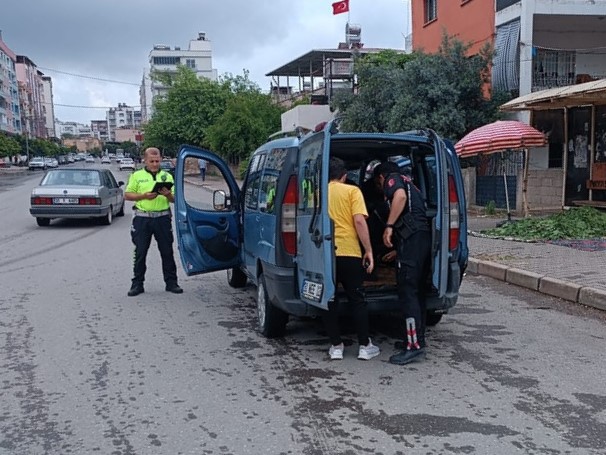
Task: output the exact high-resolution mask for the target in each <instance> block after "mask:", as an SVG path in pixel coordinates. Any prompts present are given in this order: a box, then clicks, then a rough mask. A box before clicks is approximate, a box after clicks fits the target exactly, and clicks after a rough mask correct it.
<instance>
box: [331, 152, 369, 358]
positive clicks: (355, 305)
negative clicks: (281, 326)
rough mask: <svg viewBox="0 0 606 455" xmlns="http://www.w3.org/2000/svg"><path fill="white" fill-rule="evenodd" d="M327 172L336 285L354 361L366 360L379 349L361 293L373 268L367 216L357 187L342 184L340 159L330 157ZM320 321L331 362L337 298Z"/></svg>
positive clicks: (337, 345) (339, 352)
mask: <svg viewBox="0 0 606 455" xmlns="http://www.w3.org/2000/svg"><path fill="white" fill-rule="evenodd" d="M328 172H329V180H330V181H329V183H328V214H329V216H330V218H331V219H332V220H333V222H334V226H335V229H334V233H335V249H336V251H335V255H336V283H337V284H339V283H341V285H342V286H343V290H344V291H345V294H346V296H347V300H348V306H349V309H350V310H351V311H352V313H353V319H354V324H355V328H356V332H357V336H358V343H359V350H358V359H362V360H370V359H372V358H373V357H376V356H378V355H379V353H380V350H379V348H378V347H377V346H375V345H373V344H372V341H371V339H370V338H369V336H368V308H367V306H366V301H365V300H364V295H363V294H362V292H361V288H362V282H363V281H364V273H368V274H370V273H372V270H373V268H374V259H373V255H372V246H371V244H370V236H369V234H368V227H367V225H366V218H367V217H368V213H367V211H366V206H365V205H364V197H363V196H362V191H360V188H358V187H357V186H354V185H348V184H346V183H345V180H346V178H347V169H346V168H345V164H344V163H343V160H341V159H339V158H334V157H333V158H331V159H330V164H329V171H328ZM360 243H361V244H362V247H363V248H364V254H362V250H361V248H360ZM364 267H365V269H366V270H364ZM323 320H324V325H325V327H326V331H327V332H328V336H329V337H330V342H331V344H332V345H331V347H330V349H329V350H328V354H329V355H330V358H331V359H332V360H339V359H342V358H343V351H344V344H343V340H342V339H341V333H340V328H339V300H338V298H337V295H335V297H334V299H333V300H331V301H329V303H328V311H325V312H324V314H323Z"/></svg>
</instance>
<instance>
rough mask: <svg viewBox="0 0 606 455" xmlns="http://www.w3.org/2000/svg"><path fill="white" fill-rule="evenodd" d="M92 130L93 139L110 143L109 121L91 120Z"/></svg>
mask: <svg viewBox="0 0 606 455" xmlns="http://www.w3.org/2000/svg"><path fill="white" fill-rule="evenodd" d="M90 128H91V131H92V134H93V137H96V138H97V139H99V140H100V141H102V142H106V141H109V129H108V126H107V120H91V122H90Z"/></svg>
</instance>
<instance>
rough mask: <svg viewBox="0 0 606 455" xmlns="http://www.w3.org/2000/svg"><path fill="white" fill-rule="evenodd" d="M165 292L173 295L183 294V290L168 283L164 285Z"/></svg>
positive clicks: (174, 284)
mask: <svg viewBox="0 0 606 455" xmlns="http://www.w3.org/2000/svg"><path fill="white" fill-rule="evenodd" d="M166 292H172V293H173V294H183V289H181V286H179V285H178V284H177V283H170V284H167V285H166Z"/></svg>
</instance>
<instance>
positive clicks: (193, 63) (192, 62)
mask: <svg viewBox="0 0 606 455" xmlns="http://www.w3.org/2000/svg"><path fill="white" fill-rule="evenodd" d="M185 66H187V67H188V68H191V69H196V61H195V60H194V59H193V58H188V59H186V60H185Z"/></svg>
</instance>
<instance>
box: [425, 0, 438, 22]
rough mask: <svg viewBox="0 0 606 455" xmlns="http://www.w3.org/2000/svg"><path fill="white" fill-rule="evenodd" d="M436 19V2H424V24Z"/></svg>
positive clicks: (426, 0)
mask: <svg viewBox="0 0 606 455" xmlns="http://www.w3.org/2000/svg"><path fill="white" fill-rule="evenodd" d="M437 18H438V0H425V23H428V22H431V21H435V20H436V19H437Z"/></svg>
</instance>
